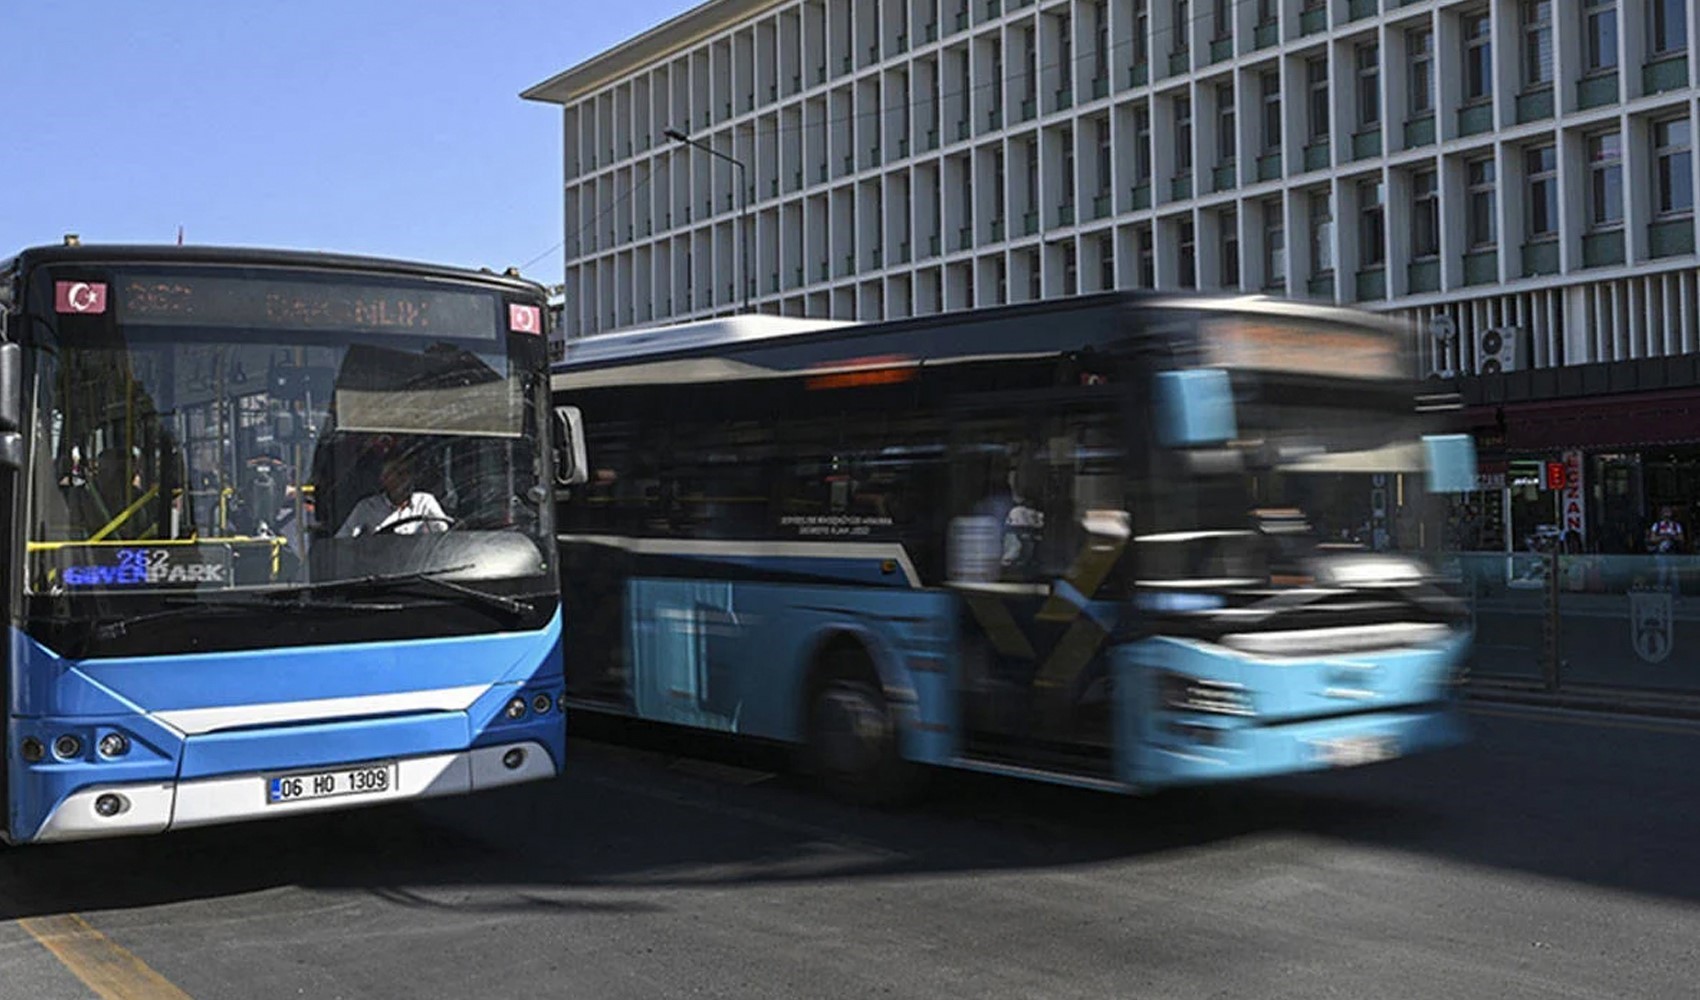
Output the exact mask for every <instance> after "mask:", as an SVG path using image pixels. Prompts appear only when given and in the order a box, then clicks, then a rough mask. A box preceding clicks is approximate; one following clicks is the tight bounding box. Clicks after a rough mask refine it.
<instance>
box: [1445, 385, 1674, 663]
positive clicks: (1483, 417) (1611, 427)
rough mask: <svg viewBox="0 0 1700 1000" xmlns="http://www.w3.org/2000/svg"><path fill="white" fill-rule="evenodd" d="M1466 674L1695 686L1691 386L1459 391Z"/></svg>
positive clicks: (1458, 516)
mask: <svg viewBox="0 0 1700 1000" xmlns="http://www.w3.org/2000/svg"><path fill="white" fill-rule="evenodd" d="M1460 418H1461V421H1462V424H1463V426H1464V428H1466V429H1468V431H1469V432H1470V433H1472V434H1473V435H1474V436H1475V438H1476V442H1477V449H1478V453H1479V455H1480V461H1479V465H1480V470H1481V473H1480V478H1479V481H1478V487H1479V489H1478V490H1477V491H1476V492H1474V493H1471V494H1467V495H1463V496H1461V497H1460V498H1458V499H1457V500H1456V501H1455V503H1454V509H1453V515H1452V520H1453V524H1454V526H1455V529H1456V537H1457V548H1458V550H1459V556H1458V562H1459V565H1461V566H1462V567H1463V573H1462V575H1463V577H1464V578H1465V581H1466V586H1467V590H1468V592H1469V593H1470V596H1471V598H1472V604H1473V606H1474V608H1475V610H1476V616H1477V653H1476V658H1475V663H1474V667H1473V671H1474V674H1475V676H1477V677H1481V678H1487V679H1494V680H1502V681H1503V680H1509V681H1518V682H1524V683H1529V684H1534V685H1538V686H1542V687H1545V688H1548V689H1559V688H1563V689H1576V688H1601V689H1612V690H1626V689H1628V690H1637V691H1645V692H1657V693H1663V694H1681V695H1684V696H1696V695H1700V544H1697V543H1696V533H1697V532H1700V387H1692V388H1682V389H1664V390H1659V391H1653V392H1639V393H1622V394H1615V395H1603V396H1593V397H1578V398H1569V399H1545V400H1538V401H1534V400H1531V401H1519V402H1505V403H1500V404H1490V405H1482V404H1477V405H1474V406H1467V407H1466V408H1465V409H1464V410H1462V411H1460Z"/></svg>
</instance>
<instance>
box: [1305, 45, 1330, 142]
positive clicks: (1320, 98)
mask: <svg viewBox="0 0 1700 1000" xmlns="http://www.w3.org/2000/svg"><path fill="white" fill-rule="evenodd" d="M1305 85H1306V87H1307V88H1308V90H1309V95H1310V137H1311V139H1313V140H1316V139H1326V138H1327V137H1328V60H1327V59H1326V58H1317V59H1311V60H1308V61H1307V62H1306V63H1305Z"/></svg>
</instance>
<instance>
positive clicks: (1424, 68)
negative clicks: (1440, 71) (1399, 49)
mask: <svg viewBox="0 0 1700 1000" xmlns="http://www.w3.org/2000/svg"><path fill="white" fill-rule="evenodd" d="M1405 61H1406V62H1407V63H1408V64H1409V69H1410V79H1409V80H1407V81H1406V83H1407V85H1408V86H1407V90H1406V95H1405V97H1406V101H1405V103H1406V106H1407V108H1408V112H1409V117H1411V118H1422V117H1425V116H1427V115H1432V114H1434V103H1435V102H1434V29H1433V28H1432V27H1428V28H1409V29H1407V30H1406V31H1405Z"/></svg>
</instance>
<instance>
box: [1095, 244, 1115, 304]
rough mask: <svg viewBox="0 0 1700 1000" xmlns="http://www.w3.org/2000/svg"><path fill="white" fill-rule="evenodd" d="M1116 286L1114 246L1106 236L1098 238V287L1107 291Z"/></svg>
mask: <svg viewBox="0 0 1700 1000" xmlns="http://www.w3.org/2000/svg"><path fill="white" fill-rule="evenodd" d="M1114 287H1116V248H1115V244H1113V243H1112V242H1111V241H1110V238H1109V237H1108V236H1105V237H1102V238H1100V239H1099V240H1098V288H1099V289H1100V290H1101V291H1106V292H1107V291H1109V290H1110V289H1112V288H1114Z"/></svg>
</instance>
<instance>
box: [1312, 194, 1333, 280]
mask: <svg viewBox="0 0 1700 1000" xmlns="http://www.w3.org/2000/svg"><path fill="white" fill-rule="evenodd" d="M1310 263H1311V267H1310V269H1311V273H1312V274H1314V275H1316V276H1317V277H1321V276H1323V275H1327V274H1333V273H1334V196H1333V194H1331V193H1330V192H1327V191H1318V192H1316V193H1315V194H1312V195H1311V196H1310Z"/></svg>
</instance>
